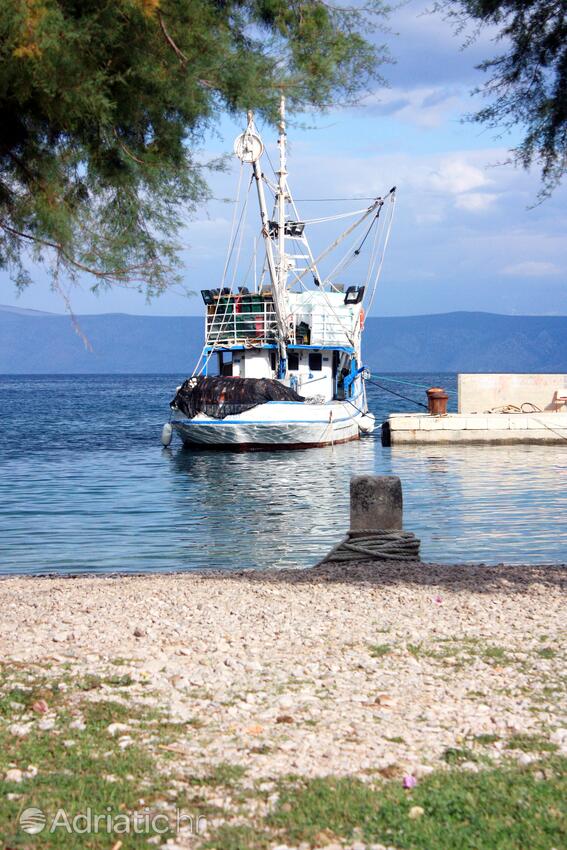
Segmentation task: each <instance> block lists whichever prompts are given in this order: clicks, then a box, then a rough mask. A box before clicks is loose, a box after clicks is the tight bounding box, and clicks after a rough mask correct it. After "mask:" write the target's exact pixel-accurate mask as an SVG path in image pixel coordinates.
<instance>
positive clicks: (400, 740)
mask: <svg viewBox="0 0 567 850" xmlns="http://www.w3.org/2000/svg"><path fill="white" fill-rule="evenodd" d="M384 740H385V741H390V743H392V744H405V740H404V739H403V738H402V736H401V735H394V736H393V738H388V736H387V735H384Z"/></svg>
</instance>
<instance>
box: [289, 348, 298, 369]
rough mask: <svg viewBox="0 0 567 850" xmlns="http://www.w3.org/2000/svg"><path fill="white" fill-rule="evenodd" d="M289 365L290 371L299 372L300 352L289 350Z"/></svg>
mask: <svg viewBox="0 0 567 850" xmlns="http://www.w3.org/2000/svg"><path fill="white" fill-rule="evenodd" d="M287 365H288V369H289V371H290V372H297V370H298V369H299V354H298V353H297V352H296V351H290V352H288V355H287Z"/></svg>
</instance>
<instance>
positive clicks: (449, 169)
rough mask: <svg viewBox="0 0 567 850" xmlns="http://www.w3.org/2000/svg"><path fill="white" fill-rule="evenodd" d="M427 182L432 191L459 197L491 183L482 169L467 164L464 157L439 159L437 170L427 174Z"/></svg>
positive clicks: (469, 163)
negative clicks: (463, 193)
mask: <svg viewBox="0 0 567 850" xmlns="http://www.w3.org/2000/svg"><path fill="white" fill-rule="evenodd" d="M428 182H429V184H430V186H431V188H432V189H435V190H437V191H441V192H448V193H449V194H450V195H460V194H461V193H462V192H470V191H471V190H472V189H479V188H481V187H482V186H486V185H487V184H488V183H490V182H491V181H490V180H489V179H488V177H487V176H486V174H485V172H484V171H483V170H482V169H480V168H478V167H477V166H476V165H473V164H472V163H471V162H467V160H466V159H465V157H464V156H462V155H457V156H450V157H445V158H443V159H441V161H440V162H439V166H438V168H437V169H436V170H435V171H431V172H430V173H429V175H428Z"/></svg>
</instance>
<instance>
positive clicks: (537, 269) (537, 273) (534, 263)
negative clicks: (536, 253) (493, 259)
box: [502, 260, 561, 277]
mask: <svg viewBox="0 0 567 850" xmlns="http://www.w3.org/2000/svg"><path fill="white" fill-rule="evenodd" d="M560 273H561V269H560V268H559V266H557V265H555V263H549V262H546V261H545V260H526V261H525V262H523V263H515V264H513V265H510V266H505V267H504V268H503V269H502V274H511V275H515V276H516V277H542V276H547V275H553V274H560Z"/></svg>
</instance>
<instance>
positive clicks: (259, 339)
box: [206, 295, 295, 346]
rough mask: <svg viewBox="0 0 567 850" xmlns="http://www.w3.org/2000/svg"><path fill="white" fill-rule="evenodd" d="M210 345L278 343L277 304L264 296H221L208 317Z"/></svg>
mask: <svg viewBox="0 0 567 850" xmlns="http://www.w3.org/2000/svg"><path fill="white" fill-rule="evenodd" d="M206 322H207V325H206V340H207V345H212V346H219V345H223V346H224V345H227V346H230V345H250V346H252V345H269V344H274V343H275V342H276V340H277V315H276V310H275V307H274V302H273V301H272V300H271V299H268V298H263V297H261V296H256V295H251V296H242V297H240V298H239V297H238V296H232V295H230V296H229V295H227V296H220V298H219V299H218V302H217V303H215V304H211V305H209V307H208V310H207V317H206ZM288 330H289V336H290V341H291V342H292V343H295V325H294V324H293V319H292V317H290V322H289V329H288Z"/></svg>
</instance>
